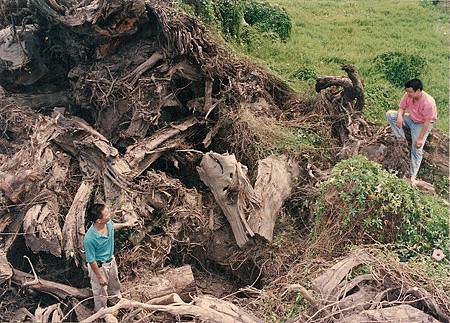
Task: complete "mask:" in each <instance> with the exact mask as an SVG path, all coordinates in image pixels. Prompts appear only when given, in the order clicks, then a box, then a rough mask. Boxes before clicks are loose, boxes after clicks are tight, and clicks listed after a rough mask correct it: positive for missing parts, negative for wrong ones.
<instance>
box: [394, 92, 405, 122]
mask: <svg viewBox="0 0 450 323" xmlns="http://www.w3.org/2000/svg"><path fill="white" fill-rule="evenodd" d="M407 101H408V96H407V95H406V93H405V94H404V95H403V97H402V99H401V100H400V103H399V105H398V112H397V122H396V124H395V125H396V126H397V127H398V128H402V127H403V115H404V114H405V109H406V107H407Z"/></svg>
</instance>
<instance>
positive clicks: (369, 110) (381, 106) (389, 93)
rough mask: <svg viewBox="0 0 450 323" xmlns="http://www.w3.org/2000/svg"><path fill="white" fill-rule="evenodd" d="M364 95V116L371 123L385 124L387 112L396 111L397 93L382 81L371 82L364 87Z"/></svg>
mask: <svg viewBox="0 0 450 323" xmlns="http://www.w3.org/2000/svg"><path fill="white" fill-rule="evenodd" d="M364 91H365V94H366V108H365V110H364V115H365V116H366V117H368V118H369V120H370V121H371V122H376V123H379V124H380V125H382V124H386V123H387V121H386V116H385V113H386V111H387V110H397V107H398V102H399V98H398V93H397V92H398V91H396V89H395V88H394V87H393V86H392V85H390V84H389V83H387V82H386V81H384V80H373V81H372V82H368V83H366V86H365V87H364Z"/></svg>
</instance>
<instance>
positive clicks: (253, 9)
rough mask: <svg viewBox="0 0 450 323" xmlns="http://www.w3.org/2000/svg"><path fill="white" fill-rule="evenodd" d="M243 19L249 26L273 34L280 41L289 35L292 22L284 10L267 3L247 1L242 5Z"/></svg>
mask: <svg viewBox="0 0 450 323" xmlns="http://www.w3.org/2000/svg"><path fill="white" fill-rule="evenodd" d="M244 19H245V21H246V22H247V23H248V24H249V25H255V26H257V27H258V29H260V30H261V31H262V32H274V33H276V34H278V36H279V37H280V38H281V39H282V40H286V39H288V38H289V36H290V35H291V30H292V21H291V17H289V15H288V13H287V12H286V10H285V9H284V8H281V7H278V6H274V5H271V4H270V3H268V2H265V1H264V2H260V1H253V0H250V1H247V2H245V4H244Z"/></svg>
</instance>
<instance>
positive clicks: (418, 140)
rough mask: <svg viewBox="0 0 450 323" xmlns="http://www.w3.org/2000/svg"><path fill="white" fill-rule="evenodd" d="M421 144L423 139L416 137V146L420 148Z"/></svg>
mask: <svg viewBox="0 0 450 323" xmlns="http://www.w3.org/2000/svg"><path fill="white" fill-rule="evenodd" d="M422 145H423V139H417V141H416V148H420V147H422Z"/></svg>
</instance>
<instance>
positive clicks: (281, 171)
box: [249, 156, 299, 241]
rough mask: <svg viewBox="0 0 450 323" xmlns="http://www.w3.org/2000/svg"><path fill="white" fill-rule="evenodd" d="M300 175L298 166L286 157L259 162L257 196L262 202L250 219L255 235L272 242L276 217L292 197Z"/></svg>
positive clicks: (256, 183)
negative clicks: (285, 202)
mask: <svg viewBox="0 0 450 323" xmlns="http://www.w3.org/2000/svg"><path fill="white" fill-rule="evenodd" d="M298 174H299V168H298V165H297V164H295V162H293V161H289V160H288V159H287V158H286V157H285V156H282V157H274V156H270V157H268V158H265V159H263V160H260V161H259V162H258V175H257V176H256V182H255V194H256V195H257V196H258V198H259V199H260V201H261V207H260V208H257V209H256V210H255V212H253V213H252V215H251V216H250V218H249V225H250V228H251V229H252V230H253V232H254V233H256V234H258V235H260V236H261V237H264V238H265V239H267V240H268V241H272V238H273V229H274V226H275V219H276V216H277V214H278V212H279V211H280V209H281V207H282V206H283V204H284V201H286V199H287V198H288V197H289V196H290V194H291V191H292V188H293V187H294V182H295V179H296V178H297V176H298Z"/></svg>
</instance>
